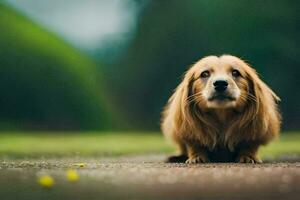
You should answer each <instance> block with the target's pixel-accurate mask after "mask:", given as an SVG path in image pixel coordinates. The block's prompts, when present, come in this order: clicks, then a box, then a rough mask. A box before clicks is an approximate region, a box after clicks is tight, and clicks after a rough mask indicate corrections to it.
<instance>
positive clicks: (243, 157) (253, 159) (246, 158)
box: [236, 155, 262, 164]
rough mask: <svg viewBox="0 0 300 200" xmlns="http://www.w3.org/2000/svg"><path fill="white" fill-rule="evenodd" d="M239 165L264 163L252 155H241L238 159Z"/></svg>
mask: <svg viewBox="0 0 300 200" xmlns="http://www.w3.org/2000/svg"><path fill="white" fill-rule="evenodd" d="M236 162H238V163H253V164H254V163H262V160H261V159H259V158H257V157H256V156H250V155H241V156H239V157H238V158H237V159H236Z"/></svg>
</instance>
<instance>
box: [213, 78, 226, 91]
mask: <svg viewBox="0 0 300 200" xmlns="http://www.w3.org/2000/svg"><path fill="white" fill-rule="evenodd" d="M214 86H215V90H216V91H217V92H224V91H225V90H226V89H227V86H228V82H227V81H225V80H216V81H215V82H214Z"/></svg>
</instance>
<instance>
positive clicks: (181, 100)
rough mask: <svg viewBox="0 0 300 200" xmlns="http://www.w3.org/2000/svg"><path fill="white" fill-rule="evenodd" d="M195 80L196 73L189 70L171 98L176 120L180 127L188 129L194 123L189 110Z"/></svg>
mask: <svg viewBox="0 0 300 200" xmlns="http://www.w3.org/2000/svg"><path fill="white" fill-rule="evenodd" d="M193 82H194V73H193V72H192V71H188V72H187V73H186V74H185V76H184V78H183V81H182V82H181V83H180V84H179V85H178V87H177V88H176V90H175V92H174V94H173V95H172V97H171V98H170V100H169V101H170V102H169V103H170V104H172V111H173V112H174V116H175V118H174V120H175V124H176V125H177V126H179V127H177V130H179V129H187V126H189V125H192V123H193V122H192V118H191V115H190V111H189V104H190V101H189V96H190V95H191V90H192V87H193Z"/></svg>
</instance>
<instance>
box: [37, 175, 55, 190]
mask: <svg viewBox="0 0 300 200" xmlns="http://www.w3.org/2000/svg"><path fill="white" fill-rule="evenodd" d="M38 183H39V184H40V185H41V186H43V187H45V188H51V187H52V186H53V184H54V180H53V178H52V177H51V176H49V175H44V176H41V177H39V178H38Z"/></svg>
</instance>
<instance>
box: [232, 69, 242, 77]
mask: <svg viewBox="0 0 300 200" xmlns="http://www.w3.org/2000/svg"><path fill="white" fill-rule="evenodd" d="M231 74H232V76H233V77H235V78H237V77H239V76H241V73H240V72H239V71H238V70H236V69H234V70H232V72H231Z"/></svg>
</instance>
